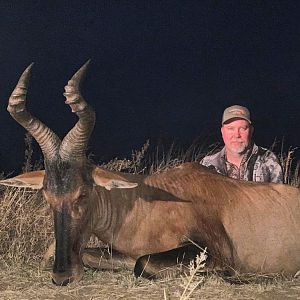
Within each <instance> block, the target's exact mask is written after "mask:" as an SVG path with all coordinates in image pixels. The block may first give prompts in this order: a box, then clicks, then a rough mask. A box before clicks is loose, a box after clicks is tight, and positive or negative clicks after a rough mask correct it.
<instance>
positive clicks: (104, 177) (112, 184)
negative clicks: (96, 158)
mask: <svg viewBox="0 0 300 300" xmlns="http://www.w3.org/2000/svg"><path fill="white" fill-rule="evenodd" d="M92 176H93V179H94V182H95V184H96V185H100V186H102V187H105V188H106V189H107V190H109V191H110V190H111V189H132V188H135V187H136V186H138V184H137V183H136V182H130V181H128V180H127V179H125V178H123V177H122V176H120V175H118V174H115V173H113V172H109V171H106V170H104V169H101V168H99V167H96V168H95V169H94V170H93V173H92Z"/></svg>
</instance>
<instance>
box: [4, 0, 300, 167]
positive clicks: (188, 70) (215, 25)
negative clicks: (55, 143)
mask: <svg viewBox="0 0 300 300" xmlns="http://www.w3.org/2000/svg"><path fill="white" fill-rule="evenodd" d="M299 15H300V2H299V1H275V0H273V1H213V0H211V1H183V0H182V1H179V0H174V1H151V0H149V1H142V0H140V1H134V0H132V1H21V0H20V1H5V0H1V1H0V66H1V69H0V79H1V80H0V122H1V126H0V165H1V169H0V171H1V170H3V171H5V172H9V171H12V170H16V169H18V168H20V167H21V166H22V163H23V157H24V133H25V131H24V129H23V128H22V127H20V126H19V125H18V124H17V123H16V122H15V121H13V120H12V119H11V118H10V116H9V114H8V113H7V111H6V106H7V100H8V97H9V95H10V93H11V91H12V90H13V87H14V85H15V83H16V82H17V79H18V77H19V75H20V74H21V73H22V71H23V70H24V69H25V68H26V66H27V65H28V64H29V63H31V62H32V61H34V62H35V66H34V68H33V74H32V78H31V84H30V90H29V94H28V105H27V106H28V108H29V110H30V111H31V112H32V113H33V114H34V115H36V116H37V117H38V118H40V119H41V120H42V121H43V122H44V123H46V124H47V125H48V126H49V127H50V128H52V129H53V130H54V131H55V132H57V134H58V135H59V136H60V137H62V136H64V135H65V134H66V132H67V131H68V130H69V129H70V128H71V127H72V126H73V124H74V122H75V120H76V118H75V116H74V115H73V114H72V113H71V112H70V109H69V107H67V106H66V105H65V104H64V97H63V96H62V93H63V87H64V85H65V84H66V83H67V80H68V79H69V78H70V76H71V75H72V74H73V73H74V72H75V71H76V70H77V69H78V68H79V67H80V66H81V65H82V64H83V63H84V62H85V61H86V60H87V59H89V58H91V59H92V64H91V66H90V70H89V73H88V76H87V78H86V81H85V84H84V86H83V90H82V93H83V95H84V96H85V98H86V100H87V101H88V102H89V103H90V104H91V105H92V106H93V107H94V108H95V110H96V113H97V123H96V127H95V130H94V133H93V135H92V138H91V140H90V149H91V151H92V152H93V153H94V154H95V160H96V162H99V161H101V160H108V159H111V158H114V157H116V156H118V157H120V158H123V157H124V156H128V155H130V153H131V150H132V149H139V148H140V147H141V146H142V145H143V144H144V142H145V141H146V140H147V139H148V138H150V143H153V144H158V143H164V142H165V143H168V142H170V141H178V143H179V144H180V143H181V144H182V145H187V144H189V143H190V144H191V143H192V142H193V141H194V140H196V139H199V138H200V139H201V138H203V139H204V138H206V141H207V139H208V141H209V142H211V143H213V142H216V141H218V140H219V138H220V135H219V126H220V118H221V114H222V112H223V110H224V108H225V107H226V106H229V105H232V104H241V105H245V106H247V107H248V108H249V109H250V110H251V112H252V115H253V116H252V119H253V121H254V125H255V140H256V142H257V144H260V145H264V146H267V147H269V146H270V145H271V144H272V142H273V141H274V139H275V138H277V139H279V140H281V139H282V138H283V137H285V142H284V143H285V145H286V146H287V147H288V146H293V147H296V146H300V134H299V128H300V126H299V125H300V122H299V117H300V68H299V67H300V18H299Z"/></svg>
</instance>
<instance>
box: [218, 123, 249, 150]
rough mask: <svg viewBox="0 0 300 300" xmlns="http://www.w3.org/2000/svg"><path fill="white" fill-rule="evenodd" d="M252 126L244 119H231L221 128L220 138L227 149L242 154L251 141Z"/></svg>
mask: <svg viewBox="0 0 300 300" xmlns="http://www.w3.org/2000/svg"><path fill="white" fill-rule="evenodd" d="M252 132H253V127H252V126H251V124H249V122H248V121H246V120H244V119H232V121H231V120H229V122H228V123H224V124H223V126H222V128H221V133H222V138H223V141H224V144H225V147H226V150H227V151H230V152H231V153H235V154H242V153H243V152H244V151H245V150H246V149H247V148H248V146H249V144H250V142H251V137H252Z"/></svg>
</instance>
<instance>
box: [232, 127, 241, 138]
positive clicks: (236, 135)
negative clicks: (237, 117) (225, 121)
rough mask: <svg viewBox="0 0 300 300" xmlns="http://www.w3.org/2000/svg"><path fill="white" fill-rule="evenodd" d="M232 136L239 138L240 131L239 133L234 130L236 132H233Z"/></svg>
mask: <svg viewBox="0 0 300 300" xmlns="http://www.w3.org/2000/svg"><path fill="white" fill-rule="evenodd" d="M233 135H234V136H235V137H240V136H241V133H240V131H239V130H238V129H236V130H234V132H233Z"/></svg>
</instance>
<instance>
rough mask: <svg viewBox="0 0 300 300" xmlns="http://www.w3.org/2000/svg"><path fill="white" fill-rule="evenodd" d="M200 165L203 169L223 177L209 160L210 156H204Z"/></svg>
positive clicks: (213, 162)
mask: <svg viewBox="0 0 300 300" xmlns="http://www.w3.org/2000/svg"><path fill="white" fill-rule="evenodd" d="M200 164H201V165H202V166H204V167H207V168H209V169H210V170H213V171H216V172H217V173H219V174H222V175H224V174H223V173H222V172H221V171H220V170H219V169H218V168H217V167H216V166H215V161H214V160H212V159H211V156H205V157H203V158H202V160H201V161H200Z"/></svg>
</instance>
